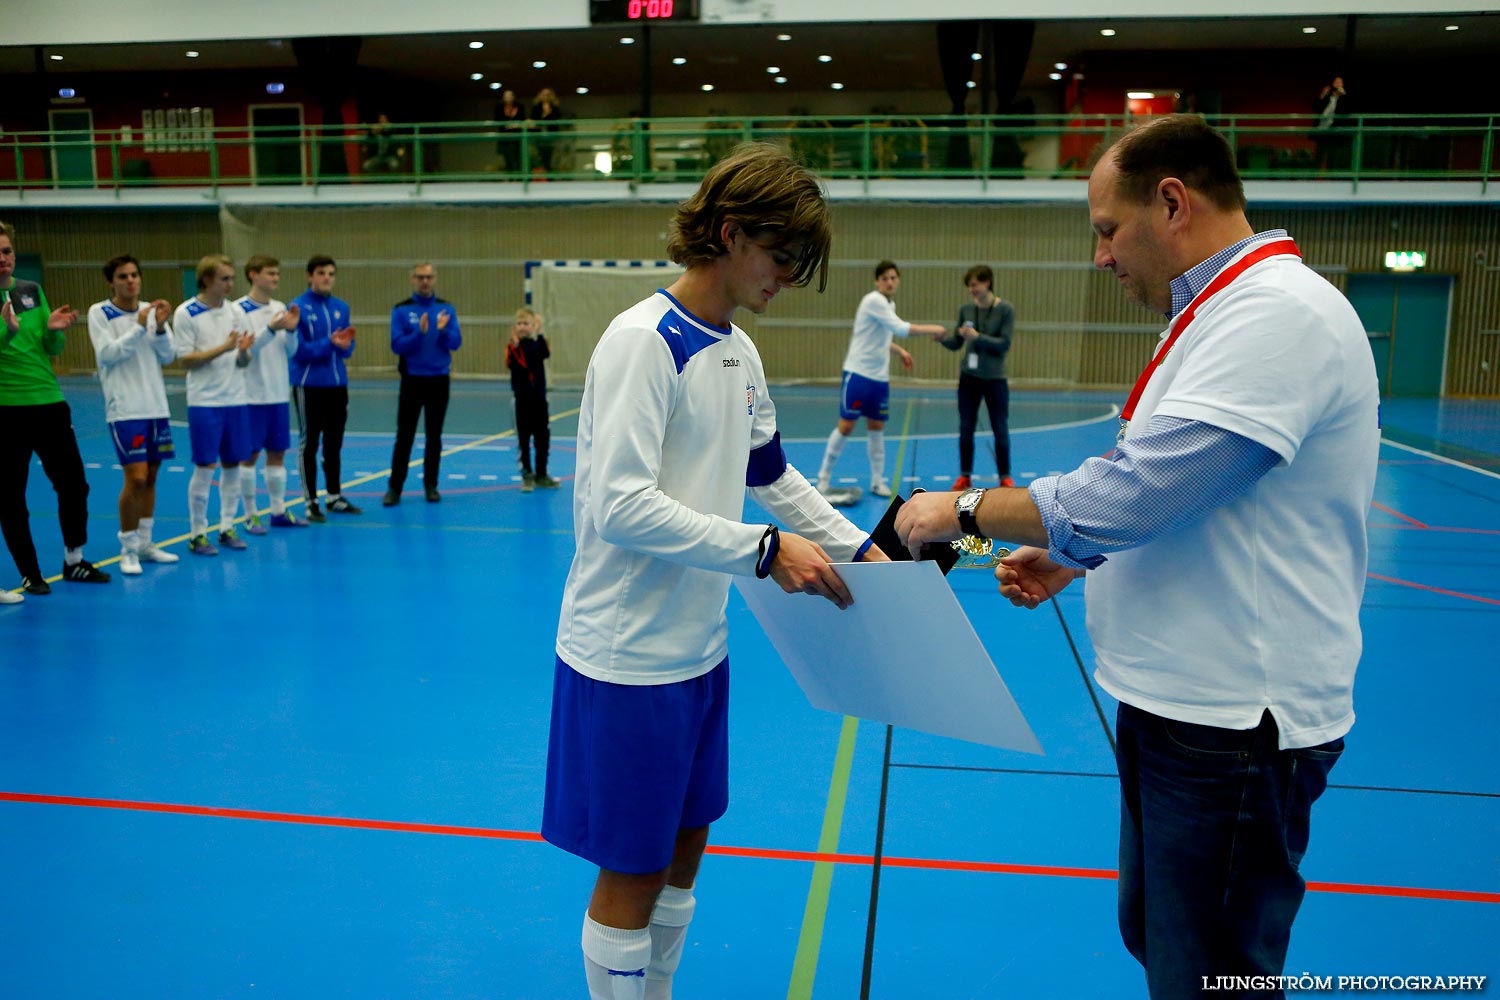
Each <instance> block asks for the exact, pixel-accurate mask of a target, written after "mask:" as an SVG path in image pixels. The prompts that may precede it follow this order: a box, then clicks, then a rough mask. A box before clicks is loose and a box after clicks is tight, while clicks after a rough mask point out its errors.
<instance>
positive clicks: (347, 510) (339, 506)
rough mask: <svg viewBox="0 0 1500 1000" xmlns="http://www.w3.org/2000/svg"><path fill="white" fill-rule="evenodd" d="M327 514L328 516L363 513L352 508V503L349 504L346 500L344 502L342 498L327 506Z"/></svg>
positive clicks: (354, 507)
mask: <svg viewBox="0 0 1500 1000" xmlns="http://www.w3.org/2000/svg"><path fill="white" fill-rule="evenodd" d="M328 512H329V513H330V514H363V513H364V511H362V510H360V509H359V508H358V507H356V506H354V505H353V504H352V503H350V502H349V501H348V500H345V499H344V498H343V497H339V498H338V499H337V500H334V501H333V502H332V503H330V504H329V505H328Z"/></svg>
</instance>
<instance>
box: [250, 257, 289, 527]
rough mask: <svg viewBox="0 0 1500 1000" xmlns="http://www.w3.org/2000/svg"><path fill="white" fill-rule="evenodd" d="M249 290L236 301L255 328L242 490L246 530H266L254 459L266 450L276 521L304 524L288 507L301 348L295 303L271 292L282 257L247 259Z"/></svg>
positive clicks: (268, 489) (275, 523)
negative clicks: (293, 371) (293, 365)
mask: <svg viewBox="0 0 1500 1000" xmlns="http://www.w3.org/2000/svg"><path fill="white" fill-rule="evenodd" d="M245 277H246V278H249V279H250V294H248V295H244V296H241V297H240V298H238V299H236V300H235V302H234V304H235V305H237V306H239V307H240V308H241V309H243V310H244V312H245V317H246V318H247V319H249V321H250V327H251V329H252V330H253V331H254V332H255V343H254V345H253V346H252V347H251V348H250V357H251V360H250V367H248V368H246V369H245V380H246V385H247V387H248V389H249V396H250V449H251V451H250V456H249V457H248V458H246V459H245V461H244V463H243V464H242V465H241V466H240V493H241V494H242V495H243V496H244V498H245V530H246V531H247V532H249V533H250V534H252V535H264V534H265V533H266V528H265V526H264V525H263V524H262V523H261V520H260V514H259V513H258V512H257V510H256V508H255V460H256V459H257V458H259V457H260V452H261V449H262V448H264V449H265V451H266V492H267V493H269V494H270V496H271V518H270V520H271V526H272V527H276V528H305V527H307V522H306V521H302V520H299V519H298V518H297V516H296V515H295V514H293V513H292V512H291V511H289V510H287V509H286V451H287V448H288V447H290V446H291V443H292V434H291V426H292V422H291V399H292V382H291V377H290V375H289V368H290V366H289V364H288V359H290V358H291V356H292V355H293V354H294V353H296V351H297V319H298V316H299V313H300V310H298V308H297V305H296V303H293V304H292V305H291V307H290V308H288V307H287V306H286V304H284V303H282V302H280V301H278V300H277V299H275V298H273V297H272V296H273V295H274V294H275V292H276V288H277V286H278V285H280V284H281V261H279V260H277V259H276V258H275V257H267V256H265V255H263V254H256V255H255V256H254V257H251V258H250V259H249V260H248V261H246V262H245Z"/></svg>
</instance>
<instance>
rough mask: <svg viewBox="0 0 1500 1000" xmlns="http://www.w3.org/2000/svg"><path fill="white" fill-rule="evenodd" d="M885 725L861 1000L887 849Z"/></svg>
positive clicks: (866, 995) (865, 996) (866, 989)
mask: <svg viewBox="0 0 1500 1000" xmlns="http://www.w3.org/2000/svg"><path fill="white" fill-rule="evenodd" d="M894 728H895V727H894V726H889V725H888V726H886V727H885V759H884V761H883V762H882V763H881V766H880V811H879V812H878V813H877V815H876V819H875V852H874V855H873V856H872V860H871V864H870V916H869V919H868V920H867V921H866V923H865V963H864V971H863V973H862V974H861V975H860V980H859V1000H870V972H871V967H872V966H873V964H874V962H875V913H876V910H877V909H878V908H879V904H880V860H881V857H882V856H883V853H884V849H885V802H886V792H887V791H888V790H889V788H890V778H891V733H892V731H893V730H894Z"/></svg>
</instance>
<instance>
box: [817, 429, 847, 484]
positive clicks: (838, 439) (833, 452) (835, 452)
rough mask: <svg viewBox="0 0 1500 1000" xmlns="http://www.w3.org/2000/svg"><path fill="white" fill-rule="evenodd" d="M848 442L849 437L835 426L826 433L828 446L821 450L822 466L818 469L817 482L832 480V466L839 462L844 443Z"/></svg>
mask: <svg viewBox="0 0 1500 1000" xmlns="http://www.w3.org/2000/svg"><path fill="white" fill-rule="evenodd" d="M848 442H849V438H848V437H847V436H846V435H843V434H840V433H839V431H838V428H837V427H835V428H834V429H833V433H831V434H829V435H828V448H827V449H826V450H825V451H824V452H823V467H822V468H821V469H819V470H818V482H820V483H821V482H824V481H829V482H831V481H832V480H833V467H834V466H835V465H838V464H839V456H840V455H842V454H843V453H844V445H845V444H847V443H848Z"/></svg>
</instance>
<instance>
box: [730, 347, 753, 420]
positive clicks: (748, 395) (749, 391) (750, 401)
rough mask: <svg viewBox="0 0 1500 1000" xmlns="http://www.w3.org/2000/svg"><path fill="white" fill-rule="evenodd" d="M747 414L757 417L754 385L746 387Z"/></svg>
mask: <svg viewBox="0 0 1500 1000" xmlns="http://www.w3.org/2000/svg"><path fill="white" fill-rule="evenodd" d="M738 363H739V362H738V361H736V362H735V364H738ZM745 412H747V413H749V414H750V416H752V417H753V416H755V386H753V385H747V386H745Z"/></svg>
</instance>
